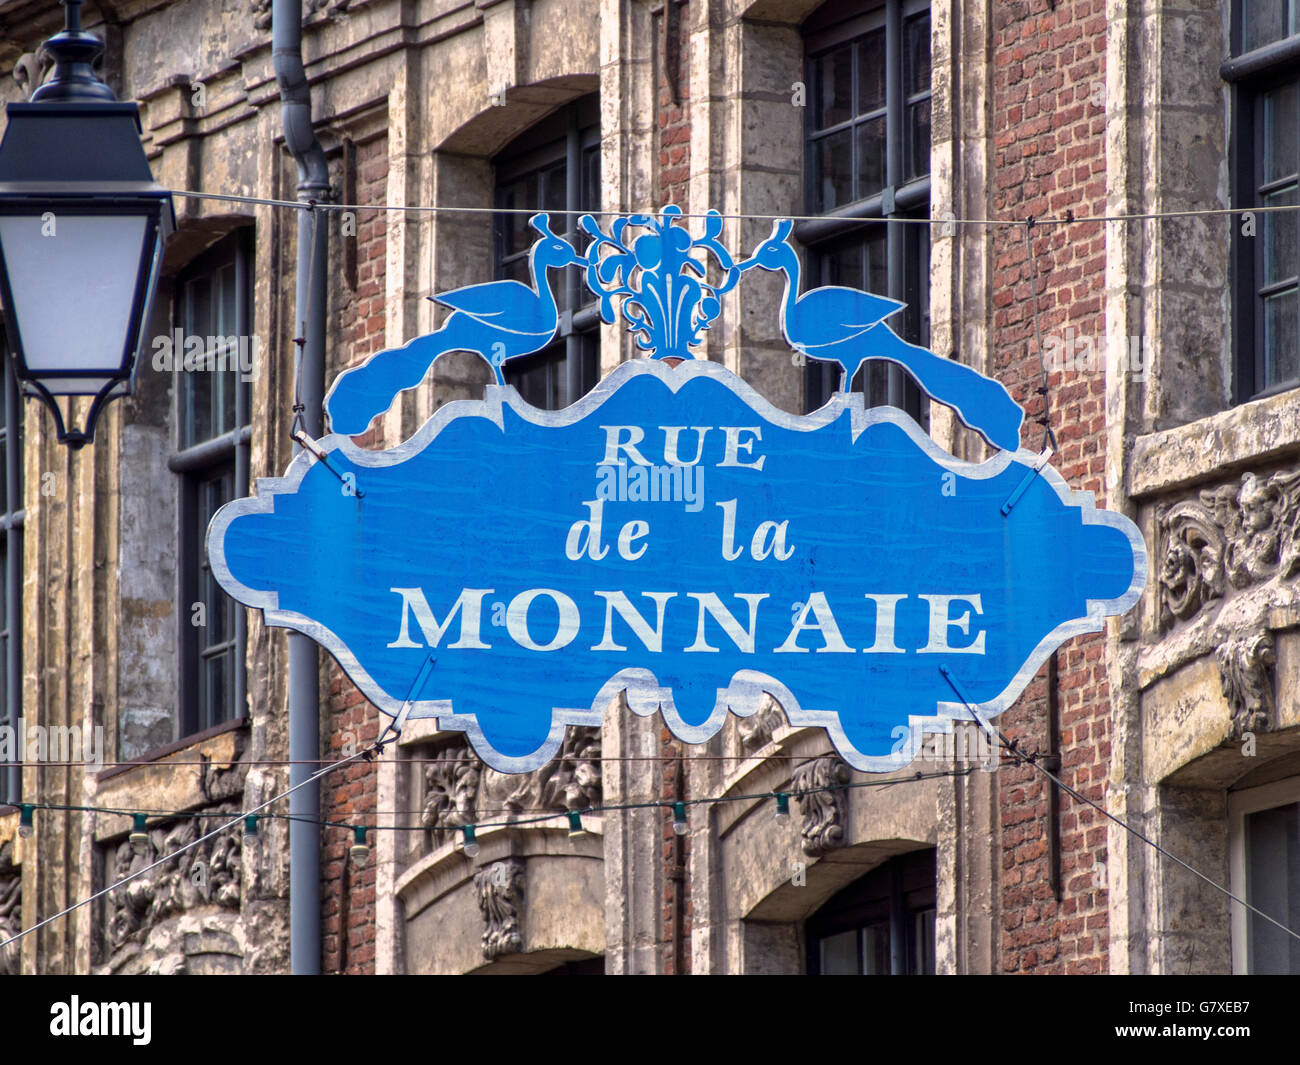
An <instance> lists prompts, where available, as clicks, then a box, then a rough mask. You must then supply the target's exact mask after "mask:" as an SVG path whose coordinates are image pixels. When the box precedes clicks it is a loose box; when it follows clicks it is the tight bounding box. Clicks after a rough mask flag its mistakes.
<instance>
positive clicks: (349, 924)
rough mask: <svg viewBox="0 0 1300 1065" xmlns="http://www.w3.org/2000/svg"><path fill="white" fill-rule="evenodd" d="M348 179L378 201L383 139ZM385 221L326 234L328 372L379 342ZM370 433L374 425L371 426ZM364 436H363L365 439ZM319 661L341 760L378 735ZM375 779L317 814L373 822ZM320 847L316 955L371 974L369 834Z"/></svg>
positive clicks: (333, 744)
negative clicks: (350, 263)
mask: <svg viewBox="0 0 1300 1065" xmlns="http://www.w3.org/2000/svg"><path fill="white" fill-rule="evenodd" d="M355 167H356V173H355V180H356V190H357V201H356V202H358V203H383V202H384V201H385V197H386V192H387V186H388V143H387V140H386V139H385V138H382V137H381V138H378V139H376V140H372V141H368V142H366V143H364V144H358V145H357V146H356V159H355ZM386 230H387V221H386V218H385V215H384V213H383V212H382V211H362V212H359V215H358V217H357V219H356V235H355V237H350V236H343V235H341V231H342V222H341V219H339V220H336V222H335V226H334V229H333V231H332V233H331V236H332V238H333V239H334V240H335V241H336V244H337V248H336V250H338V251H339V252H340V258H342V255H341V253H342V251H343V244H344V242H347V241H349V240H354V239H355V241H356V288H355V290H352V289H351V288H350V287H349V285H348V284H347V281H346V280H341V281H340V283H338V284H337V285H336V286H335V289H334V291H335V294H336V295H335V298H336V299H338V301H339V303H338V316H337V318H335V321H336V322H337V323H338V326H337V332H336V333H335V335H337V336H338V337H340V339H341V342H340V343H339V345H338V346H337V347H336V348H334V349H333V350H332V351H331V352H330V357H331V358H332V359H333V360H334V361H333V362H332V364H331V365H332V366H333V368H334V369H333V372H334V373H338V372H341V371H342V370H343V369H345V368H346V367H348V366H353V365H356V364H357V363H360V362H362V361H364V360H365V359H366V358H367V357H368V356H370V355H372V354H374V353H375V352H376V351H380V350H382V348H383V347H384V294H383V293H384V288H383V277H384V262H385V237H386ZM371 432H372V433H373V432H374V430H372V431H371ZM366 439H367V440H368V439H369V437H367V438H366ZM325 658H326V663H327V665H326V672H325V675H326V678H327V689H326V691H325V692H324V693H323V697H322V700H321V703H322V705H321V712H322V715H323V716H324V718H325V724H326V734H327V735H328V737H329V739H328V742H327V745H326V749H325V751H324V757H325V758H329V759H336V758H341V757H343V756H344V754H345V752H347V751H348V750H349V746H350V748H351V749H353V750H360V749H361V748H362V747H364V746H365V745H366V744H367V743H370V742H372V741H373V740H374V739H375V738H376V737H377V736H378V735H379V726H380V714H379V711H377V710H376V709H375V708H374V707H373V706H371V704H370V703H369V702H368V701H367V700H366V699H365V698H364V697H363V696H362V694H361V693H360V692H359V691H357V689H356V687H355V686H354V685H353V683H352V682H351V681H350V680H348V678H347V677H345V676H344V675H343V671H342V670H341V669H340V668H339V666H338V663H336V662H335V661H334V659H333V658H329V657H328V656H325ZM377 795H378V776H377V768H376V763H373V762H361V761H358V762H356V763H353V764H352V765H349V766H347V767H346V768H345V769H341V770H338V771H337V772H335V773H331V774H330V775H329V776H327V777H325V778H323V779H322V781H321V819H322V820H325V821H344V822H349V823H353V824H364V825H373V824H375V820H376V819H375V810H376V809H377V805H376V799H377ZM322 831H323V836H322V851H321V953H322V955H323V957H322V960H321V965H322V971H323V972H326V973H337V972H347V973H373V972H374V971H375V867H374V857H373V848H374V846H375V839H374V833H371V834H370V836H369V837H368V842H369V843H370V846H371V848H372V852H371V860H370V861H369V862H367V863H366V864H365V865H364V866H361V867H357V866H354V865H352V863H351V861H350V859H349V857H348V851H349V849H350V848H351V846H352V834H351V833H350V832H347V831H346V830H344V829H340V828H326V829H323V830H322Z"/></svg>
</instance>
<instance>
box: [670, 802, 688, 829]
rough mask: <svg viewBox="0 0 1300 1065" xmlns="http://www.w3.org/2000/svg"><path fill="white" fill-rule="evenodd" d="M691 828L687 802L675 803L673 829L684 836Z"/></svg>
mask: <svg viewBox="0 0 1300 1065" xmlns="http://www.w3.org/2000/svg"><path fill="white" fill-rule="evenodd" d="M690 830H691V826H690V825H688V824H687V823H686V804H685V803H684V802H675V803H673V831H674V832H676V833H677V835H679V836H684V835H686V833H687V832H689V831H690Z"/></svg>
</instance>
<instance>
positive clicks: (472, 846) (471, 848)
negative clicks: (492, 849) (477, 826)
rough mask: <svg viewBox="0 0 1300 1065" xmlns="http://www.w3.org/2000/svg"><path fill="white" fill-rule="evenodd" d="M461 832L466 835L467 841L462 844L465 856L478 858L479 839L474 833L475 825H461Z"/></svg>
mask: <svg viewBox="0 0 1300 1065" xmlns="http://www.w3.org/2000/svg"><path fill="white" fill-rule="evenodd" d="M461 833H462V835H464V837H465V842H464V844H463V845H462V848H463V850H464V851H465V857H466V858H477V857H478V839H477V838H476V837H475V835H474V826H473V825H463V826H462V827H461Z"/></svg>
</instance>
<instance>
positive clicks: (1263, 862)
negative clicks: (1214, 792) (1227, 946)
mask: <svg viewBox="0 0 1300 1065" xmlns="http://www.w3.org/2000/svg"><path fill="white" fill-rule="evenodd" d="M1228 816H1229V836H1230V849H1229V861H1230V863H1231V868H1232V890H1233V893H1234V894H1236V895H1238V896H1240V897H1241V898H1244V899H1245V900H1246V901H1247V902H1249V903H1250V904H1251V905H1252V906H1256V907H1258V908H1259V909H1260V910H1262V911H1263V912H1264V913H1266V914H1268V915H1269V916H1270V917H1272V918H1273V919H1274V920H1277V921H1281V922H1282V924H1284V925H1286V926H1287V927H1288V928H1300V777H1292V778H1290V779H1289V780H1282V781H1278V782H1277V783H1274V784H1266V785H1264V786H1263V787H1258V788H1249V789H1246V790H1244V791H1239V792H1234V793H1232V794H1231V795H1230V796H1229V797H1228ZM1228 905H1229V907H1230V910H1231V913H1232V971H1233V972H1235V973H1260V974H1265V975H1278V974H1286V973H1289V974H1300V941H1297V940H1296V939H1295V938H1294V937H1293V936H1289V935H1287V933H1286V932H1284V931H1282V929H1280V928H1278V927H1277V925H1275V924H1272V923H1271V922H1269V921H1266V920H1264V919H1263V918H1262V917H1260V916H1259V915H1258V914H1255V913H1251V912H1250V911H1249V910H1247V909H1245V908H1244V907H1242V906H1239V905H1237V904H1236V903H1235V902H1233V903H1229V904H1228Z"/></svg>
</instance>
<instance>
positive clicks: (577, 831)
mask: <svg viewBox="0 0 1300 1065" xmlns="http://www.w3.org/2000/svg"><path fill="white" fill-rule="evenodd" d="M586 834H587V830H586V829H585V828H583V827H582V814H580V813H579V812H578V811H577V810H570V811H569V839H581V838H582V837H583V836H585V835H586Z"/></svg>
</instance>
